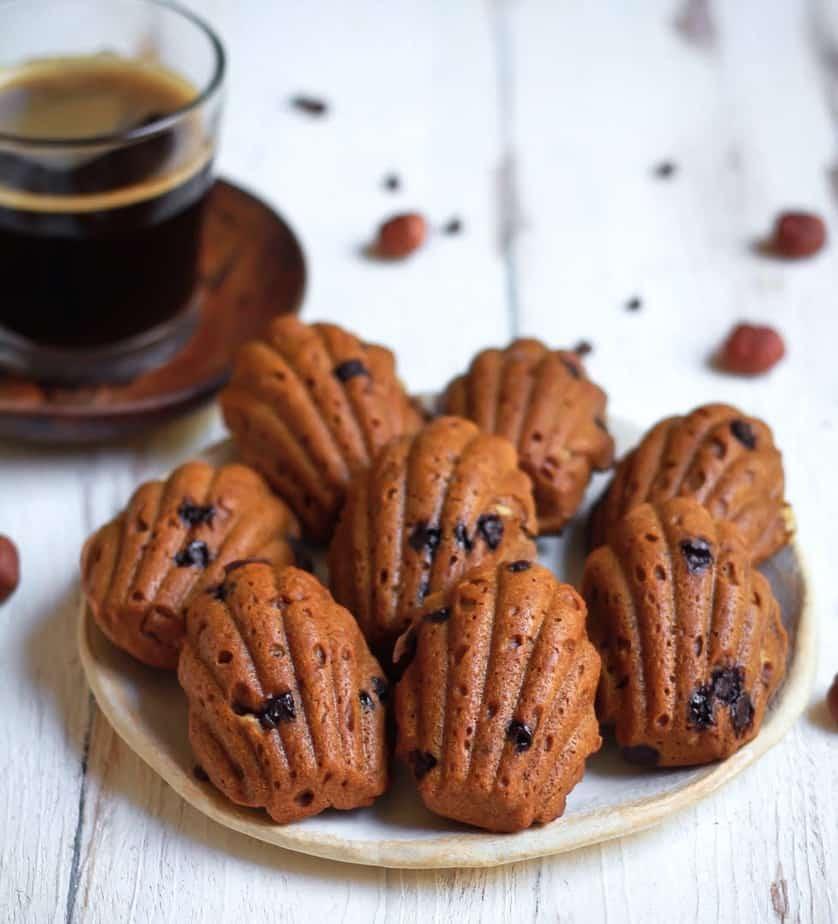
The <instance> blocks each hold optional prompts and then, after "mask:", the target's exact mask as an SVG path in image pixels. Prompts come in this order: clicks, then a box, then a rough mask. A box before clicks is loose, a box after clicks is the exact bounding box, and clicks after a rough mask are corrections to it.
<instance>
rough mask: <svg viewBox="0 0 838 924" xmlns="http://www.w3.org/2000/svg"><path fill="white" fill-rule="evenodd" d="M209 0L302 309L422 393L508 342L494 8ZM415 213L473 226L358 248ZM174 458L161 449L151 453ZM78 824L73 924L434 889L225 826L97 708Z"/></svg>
mask: <svg viewBox="0 0 838 924" xmlns="http://www.w3.org/2000/svg"><path fill="white" fill-rule="evenodd" d="M202 6H203V8H204V9H205V10H206V12H207V14H208V15H209V16H210V18H211V19H212V20H213V21H214V22H215V23H216V24H217V25H218V27H219V29H220V30H221V32H222V34H223V35H224V36H225V39H226V41H227V43H228V45H229V47H230V51H231V62H232V66H231V82H230V90H229V101H230V105H229V113H228V121H227V130H226V134H225V139H226V141H225V145H224V149H223V153H222V157H221V169H222V171H223V172H225V173H227V174H229V175H231V176H233V177H236V178H241V179H242V180H243V181H246V182H247V184H248V185H249V186H251V187H253V188H256V189H258V190H260V191H263V192H264V194H265V196H266V198H268V199H269V200H271V201H273V202H275V203H276V204H277V206H278V207H279V208H281V209H282V211H283V213H284V214H285V215H286V216H287V217H288V218H289V220H290V221H291V222H292V223H293V225H294V226H295V228H296V229H297V230H298V232H299V233H300V234H301V236H302V237H303V240H304V244H305V247H306V250H307V253H308V256H309V260H310V266H311V287H310V290H309V293H308V296H307V302H306V308H305V316H306V317H308V318H312V319H313V318H327V319H330V320H336V321H338V322H339V323H344V324H346V325H347V326H350V327H353V328H355V329H357V330H359V331H360V332H361V333H362V334H363V335H364V336H365V337H367V338H369V339H373V340H379V341H381V342H384V343H387V344H388V345H391V346H393V347H394V348H396V349H397V352H398V355H399V358H400V361H401V368H402V370H403V373H404V375H405V378H406V380H407V381H408V383H409V385H410V386H411V387H412V388H414V389H416V390H423V389H428V388H431V387H438V386H439V385H440V383H442V382H444V381H445V380H446V379H447V378H448V377H450V376H452V375H454V374H455V373H456V372H457V371H459V369H460V368H461V367H462V366H463V365H464V364H465V363H466V362H467V361H468V358H469V357H470V356H471V355H472V353H473V352H475V351H476V350H477V349H478V348H480V347H482V346H484V345H486V344H489V343H495V342H499V341H503V340H506V339H507V337H508V336H509V332H510V329H509V319H508V314H507V310H506V303H505V289H504V285H503V274H504V266H503V261H502V258H501V256H500V253H499V250H498V247H497V238H496V233H495V232H496V225H495V215H494V209H495V207H496V204H497V203H496V196H495V187H494V176H495V174H494V169H495V167H496V164H497V162H498V160H499V154H498V150H499V136H498V127H497V119H496V98H495V92H496V88H495V83H494V69H493V68H494V59H493V48H492V43H491V33H490V26H491V22H490V20H489V18H488V17H487V16H486V15H485V10H484V8H483V7H482V5H480V4H478V3H476V2H475V3H470V4H462V5H460V6H458V7H457V9H456V10H454V9H445V10H443V9H442V8H441V7H440V8H437V9H432V8H420V7H416V8H414V9H412V10H410V11H405V10H404V9H395V8H389V7H384V6H381V5H375V4H360V5H357V4H356V5H352V6H351V7H350V6H348V5H345V4H337V3H336V4H332V5H331V6H330V8H329V9H327V10H324V8H323V6H322V5H318V7H317V9H316V10H315V9H313V8H310V9H303V8H301V7H298V8H297V9H296V10H295V12H294V15H293V16H290V15H287V11H286V12H285V13H284V14H283V16H282V17H280V16H278V15H277V14H276V12H274V13H272V14H271V15H270V16H268V17H266V16H265V15H264V11H265V6H264V5H262V4H258V3H255V2H248V3H241V4H237V5H236V6H235V8H233V7H231V5H229V4H222V3H220V2H217V3H206V4H203V5H202ZM353 36H355V37H356V38H355V39H354V40H353V38H352V37H353ZM363 36H366V38H365V39H364V38H362V37H363ZM371 44H374V46H375V53H374V54H373V53H372V51H371ZM297 92H305V93H311V94H314V95H322V96H323V97H324V98H326V99H327V100H328V101H329V103H330V105H331V107H332V108H331V111H330V114H329V115H328V117H326V118H323V119H321V120H318V119H312V118H310V117H307V116H305V115H301V114H300V113H298V112H296V111H293V110H291V109H289V107H288V98H289V97H290V96H291V95H293V94H294V93H297ZM474 139H477V141H478V142H479V143H478V144H477V146H476V148H475V146H474V145H473V144H472V142H473V140H474ZM390 170H395V171H397V172H398V173H399V174H400V176H401V178H402V180H403V184H404V187H403V191H402V192H400V193H399V194H397V195H394V194H392V193H387V192H386V191H384V190H382V189H381V185H380V184H381V180H382V177H383V175H384V174H385V173H387V172H388V171H390ZM403 208H419V209H421V210H423V211H425V212H427V214H428V215H429V216H430V217H432V218H433V220H434V222H436V223H441V222H443V221H446V220H447V219H448V218H449V217H451V216H452V215H453V214H457V215H459V216H462V219H463V222H464V225H465V230H464V233H463V234H462V235H460V236H458V237H450V238H447V237H443V236H435V237H434V238H433V239H432V240H431V242H430V243H429V245H428V246H427V248H426V249H425V250H424V251H422V252H420V253H418V254H417V255H416V256H415V257H414V258H413V259H412V260H411V261H409V262H407V263H405V264H400V265H398V266H396V265H393V266H390V265H380V264H376V263H371V262H369V261H367V260H365V259H363V258H362V257H361V256H360V255H359V254H358V252H357V251H358V248H359V247H360V246H362V245H363V244H364V243H365V241H366V239H367V238H368V236H369V234H370V233H371V231H372V230H374V228H375V226H376V224H377V222H378V221H379V220H380V219H381V218H382V217H383V216H387V215H389V214H390V213H391V212H393V211H399V210H402V209H403ZM161 456H162V454H161V453H158V452H153V453H149V455H148V461H149V462H151V461H154V462H157V461H158V459H160V457H161ZM112 464H113V469H112V470H113V472H114V476H113V477H115V478H120V479H122V480H124V474H117V473H124V472H125V469H126V466H125V464H124V462H123V464H122V466H120V464H119V462H118V461H117V460H116V459H114V460H113V461H112ZM137 474H138V473H137V472H136V471H131V472H130V475H129V480H130V479H132V478H135V477H136V476H137ZM80 830H81V843H80V849H79V862H78V887H77V891H76V897H75V909H74V910H75V917H74V919H75V920H78V921H83V920H84V921H86V920H90V921H112V920H117V919H120V920H121V919H129V920H138V921H158V920H159V921H164V920H172V919H174V918H177V920H179V921H206V920H221V919H224V918H226V917H233V916H235V917H238V916H240V915H242V913H244V914H248V915H253V916H255V918H256V919H265V918H266V917H269V918H270V919H271V920H273V919H276V920H280V921H310V918H311V911H312V909H314V908H316V909H317V910H318V911H325V912H328V913H329V914H330V915H334V916H341V917H346V918H347V919H348V920H360V919H363V920H365V921H376V920H381V921H383V920H385V919H388V920H389V919H390V914H391V913H393V910H394V908H395V909H398V910H397V911H396V912H395V913H397V914H399V915H403V916H404V919H405V920H408V919H409V917H408V916H407V915H408V912H407V911H406V910H404V909H407V908H409V907H410V904H411V901H414V900H415V902H417V903H419V904H421V905H422V906H423V907H424V906H425V905H426V903H427V901H428V893H427V889H426V887H425V885H424V883H426V882H427V881H429V880H428V879H427V877H421V876H419V877H417V876H415V875H413V874H395V873H388V872H385V871H382V870H372V869H370V870H365V869H360V868H353V867H343V866H339V865H336V864H328V863H325V862H323V861H318V860H313V859H309V858H307V857H302V856H295V855H294V854H291V853H288V852H284V851H279V850H273V849H270V848H266V847H264V846H263V845H260V844H257V843H254V842H251V841H249V840H248V839H246V838H244V837H242V836H240V835H236V834H234V833H232V832H228V831H225V830H224V829H222V828H220V827H218V826H217V825H214V824H211V823H210V822H208V821H206V820H205V819H204V818H203V817H202V816H200V815H198V814H197V813H196V812H194V811H193V810H192V809H191V808H189V807H188V806H185V805H184V804H183V803H182V802H181V800H180V799H179V798H178V797H177V796H175V795H174V793H173V792H171V791H170V790H169V789H168V787H166V786H165V785H164V784H163V783H162V782H161V781H160V780H159V779H158V778H157V777H156V776H155V775H154V774H153V773H152V772H151V771H150V770H148V769H147V768H146V767H145V766H144V765H143V764H142V763H141V762H140V761H139V759H138V758H136V757H135V756H134V755H133V753H131V752H130V751H129V750H128V749H127V748H126V747H125V746H124V745H123V744H122V743H121V742H120V741H119V739H118V738H117V737H116V736H115V734H114V733H113V732H112V730H111V729H110V728H109V726H108V725H107V722H106V721H105V720H104V719H103V718H102V716H101V715H97V716H96V718H95V719H94V721H93V724H92V731H91V735H90V752H89V769H88V773H87V777H86V787H85V804H84V812H83V819H82V825H81V828H80ZM503 875H505V876H509V875H510V874H503ZM462 876H463V878H464V879H465V881H466V883H467V885H464V886H463V889H464V891H468V890H471V891H472V892H473V894H474V896H475V901H477V902H478V907H480V908H483V907H485V905H484V903H483V902H482V900H481V899H480V897H481V895H482V891H481V889H480V888H478V886H477V885H475V886H471V885H470V884H471V883H472V882H474V883H476V884H479V883H481V882H485V874H484V875H483V876H477V877H475V876H473V875H472V874H471V873H464V874H462ZM431 881H438V880H437V879H433V877H432V879H431ZM411 896H412V898H411ZM495 901H496V902H499V901H502V897H501V896H500V893H498V896H497V898H496V900H495ZM445 912H447V905H442V904H441V905H439V909H438V913H439V914H443V913H445ZM385 913H386V917H385ZM478 917H479V915H478ZM478 917H473V918H472V919H473V920H477V919H478Z"/></svg>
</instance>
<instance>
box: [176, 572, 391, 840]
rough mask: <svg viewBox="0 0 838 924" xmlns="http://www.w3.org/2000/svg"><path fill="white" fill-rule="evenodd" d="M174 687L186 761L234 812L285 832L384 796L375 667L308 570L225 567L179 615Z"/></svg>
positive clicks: (381, 692) (381, 691) (349, 621)
mask: <svg viewBox="0 0 838 924" xmlns="http://www.w3.org/2000/svg"><path fill="white" fill-rule="evenodd" d="M178 679H179V680H180V683H181V686H182V687H183V689H184V691H185V692H186V696H187V699H188V701H189V740H190V743H191V745H192V750H193V752H194V753H195V756H196V758H197V759H198V761H199V763H200V766H201V767H202V768H203V769H204V771H205V772H206V774H207V775H208V776H209V778H210V780H212V782H213V783H214V784H215V785H216V786H217V787H218V788H219V789H220V790H221V791H222V792H223V793H224V794H225V795H226V796H227V797H228V798H229V799H231V800H232V801H233V802H235V803H237V804H238V805H249V806H253V807H254V808H264V809H265V810H266V811H267V812H268V814H269V815H270V816H271V818H273V819H274V821H277V822H279V823H280V824H287V823H288V822H291V821H297V820H299V819H301V818H305V817H307V816H308V815H316V814H317V813H318V812H322V811H323V810H324V809H326V808H337V809H352V808H357V807H359V806H362V805H369V804H370V803H371V802H372V801H373V800H374V799H375V798H376V797H377V796H380V795H381V794H382V793H383V792H384V790H385V789H386V788H387V748H386V740H385V707H384V700H385V699H386V694H387V685H386V683H385V681H384V678H383V676H382V673H381V668H380V667H379V666H378V662H377V661H376V660H375V658H374V657H373V656H372V655H371V654H370V652H369V649H368V648H367V645H366V642H365V641H364V638H363V636H362V635H361V632H360V630H359V629H358V625H357V623H356V622H355V620H354V619H353V618H352V616H351V615H350V614H349V613H348V612H347V611H346V610H345V609H343V607H341V606H338V605H337V604H336V603H335V601H334V600H333V599H332V596H331V594H330V593H329V591H328V590H327V589H326V588H325V587H323V585H322V584H320V582H319V581H318V580H317V579H316V578H315V577H313V576H312V575H310V574H307V573H306V572H305V571H300V570H299V569H297V568H283V569H281V570H280V571H278V572H277V571H275V570H274V569H273V568H272V567H271V566H269V565H264V564H244V565H242V566H241V567H235V566H234V567H232V568H228V571H227V576H226V579H225V580H224V582H223V583H222V584H220V585H219V586H217V587H216V588H214V589H210V590H208V591H206V592H204V593H203V594H200V595H198V596H196V597H194V598H193V599H192V601H191V603H190V605H189V606H188V607H187V611H186V639H185V641H184V644H183V653H182V654H181V658H180V664H179V665H178Z"/></svg>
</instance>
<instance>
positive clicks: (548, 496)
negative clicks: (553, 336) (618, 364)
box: [441, 340, 614, 533]
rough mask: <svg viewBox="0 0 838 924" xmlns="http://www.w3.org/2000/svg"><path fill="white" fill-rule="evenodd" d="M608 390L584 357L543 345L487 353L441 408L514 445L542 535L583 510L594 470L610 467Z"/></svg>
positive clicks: (528, 343)
mask: <svg viewBox="0 0 838 924" xmlns="http://www.w3.org/2000/svg"><path fill="white" fill-rule="evenodd" d="M605 404H606V396H605V392H604V391H603V390H602V389H601V388H599V387H598V386H597V385H595V384H594V383H593V382H592V381H591V380H590V379H589V378H587V376H586V375H585V371H584V369H583V367H582V363H581V361H580V359H579V357H578V356H577V355H576V354H575V353H570V352H566V351H564V350H550V349H549V348H548V347H546V346H545V345H544V344H543V343H541V342H540V341H538V340H516V341H514V342H513V343H511V344H510V345H509V346H508V347H507V348H506V349H505V350H497V349H493V350H484V351H483V352H482V353H478V355H477V356H476V357H475V358H474V360H473V361H472V364H471V366H470V368H469V370H468V372H466V373H465V374H464V375H461V376H460V377H459V378H456V379H454V381H453V382H451V384H450V385H449V386H448V388H447V389H446V391H445V394H444V396H443V398H442V402H441V409H442V411H443V413H446V414H457V415H459V416H460V417H467V418H469V419H470V420H473V421H474V422H475V423H476V424H477V425H478V426H479V427H480V428H481V429H482V430H485V431H486V432H487V433H496V434H498V435H499V436H504V437H506V438H507V439H508V440H510V441H511V442H512V443H513V444H514V445H515V446H516V447H517V449H518V454H519V457H520V465H521V468H522V469H523V470H524V471H525V472H526V473H527V474H528V475H529V476H530V478H531V480H532V483H533V491H534V493H535V502H536V507H537V509H538V524H539V528H540V530H541V532H542V533H549V532H557V531H558V530H560V529H561V528H562V527H563V526H564V525H565V523H567V521H568V520H569V519H570V518H571V517H572V516H573V515H574V513H576V510H577V509H578V507H579V505H580V504H581V503H582V499H583V497H584V494H585V489H586V488H587V486H588V482H589V481H590V480H591V473H592V472H594V471H602V470H603V469H606V468H608V467H609V466H610V465H611V463H612V461H613V458H614V441H613V440H612V438H611V436H610V435H609V433H608V431H607V429H606V426H605Z"/></svg>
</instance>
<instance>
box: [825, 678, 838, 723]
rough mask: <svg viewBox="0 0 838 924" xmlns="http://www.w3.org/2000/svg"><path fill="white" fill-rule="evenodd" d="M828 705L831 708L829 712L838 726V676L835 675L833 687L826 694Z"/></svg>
mask: <svg viewBox="0 0 838 924" xmlns="http://www.w3.org/2000/svg"><path fill="white" fill-rule="evenodd" d="M826 705H827V706H828V707H829V711H830V713H831V714H832V718H833V719H834V720H835V723H836V724H838V674H836V675H835V679H834V680H833V681H832V686H831V687H830V688H829V692H828V693H827V694H826Z"/></svg>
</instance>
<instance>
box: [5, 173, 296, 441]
mask: <svg viewBox="0 0 838 924" xmlns="http://www.w3.org/2000/svg"><path fill="white" fill-rule="evenodd" d="M305 279H306V267H305V258H304V256H303V252H302V248H301V247H300V244H299V242H298V241H297V238H296V237H295V236H294V233H293V231H291V229H290V228H289V227H288V225H286V224H285V222H284V221H283V220H282V218H280V217H279V215H277V214H276V212H274V211H273V210H272V209H270V208H269V207H268V206H267V205H265V203H264V202H262V201H261V200H259V199H257V198H256V197H255V196H253V195H251V194H250V193H248V192H245V191H244V190H243V189H241V188H239V187H238V186H234V185H232V184H231V183H228V182H225V181H223V180H219V181H218V182H217V183H216V184H215V186H214V187H213V189H212V190H211V191H210V193H209V200H208V202H207V213H206V219H205V226H204V239H203V246H202V253H201V273H200V281H199V286H200V291H199V294H200V296H201V307H200V317H199V319H198V322H197V327H196V329H195V332H194V334H193V335H192V337H191V339H190V340H189V342H188V343H187V344H186V346H185V347H184V348H183V349H182V350H181V351H180V352H179V353H178V354H177V355H175V356H174V357H173V358H172V359H171V360H169V361H168V362H167V363H164V364H163V365H162V366H159V367H157V368H156V369H152V370H151V371H150V372H147V373H145V374H143V375H141V376H139V377H138V378H136V379H134V380H133V381H132V382H128V383H123V384H118V385H117V384H114V385H89V386H81V387H77V388H58V387H47V386H41V385H39V384H38V383H37V382H34V381H30V380H27V379H22V378H15V377H11V376H5V377H4V376H0V439H2V438H13V439H22V440H30V441H35V442H41V443H85V442H95V441H101V440H111V439H116V438H118V437H124V436H128V435H131V434H133V433H136V432H138V431H140V430H143V429H146V428H149V427H152V426H155V425H157V424H160V423H162V422H163V421H165V420H168V419H169V418H172V417H174V416H176V415H178V414H183V413H184V412H186V411H188V410H191V409H192V408H194V407H196V406H197V405H199V404H201V403H202V402H204V401H206V400H207V399H208V398H210V397H211V396H212V395H213V394H215V392H216V391H218V389H219V388H221V386H222V385H223V384H224V383H225V381H226V380H227V377H228V375H229V373H230V366H231V361H232V357H233V354H234V352H235V350H236V348H237V347H238V346H239V345H240V344H241V343H243V342H244V341H245V340H249V339H251V338H252V337H254V336H256V335H257V334H258V333H259V332H260V331H261V330H262V329H263V328H264V327H265V325H266V324H267V322H268V321H269V319H270V318H272V317H274V316H275V315H277V314H286V313H289V312H295V311H298V310H299V308H300V305H301V303H302V299H303V291H304V289H305Z"/></svg>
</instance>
